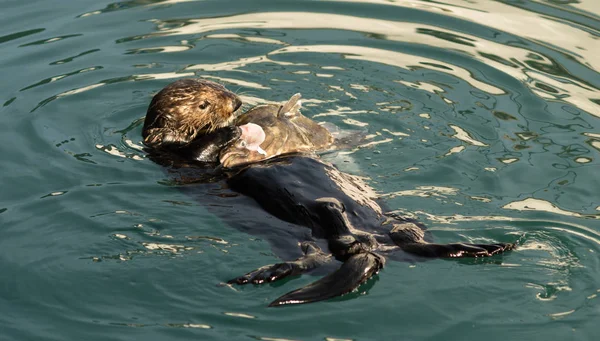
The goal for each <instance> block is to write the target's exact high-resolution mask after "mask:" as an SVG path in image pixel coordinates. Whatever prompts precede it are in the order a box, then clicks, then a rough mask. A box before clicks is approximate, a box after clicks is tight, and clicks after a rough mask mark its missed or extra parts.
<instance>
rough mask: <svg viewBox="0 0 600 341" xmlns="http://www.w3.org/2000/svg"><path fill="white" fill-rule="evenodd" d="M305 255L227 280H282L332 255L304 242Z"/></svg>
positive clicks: (315, 266) (249, 281) (307, 269)
mask: <svg viewBox="0 0 600 341" xmlns="http://www.w3.org/2000/svg"><path fill="white" fill-rule="evenodd" d="M300 246H301V247H302V251H303V252H304V256H302V257H300V258H298V259H296V260H294V261H290V262H282V263H276V264H270V265H265V266H263V267H260V268H258V269H256V270H253V271H250V272H248V273H247V274H245V275H243V276H240V277H236V278H234V279H231V280H229V281H227V284H240V285H241V284H248V283H252V284H263V283H270V282H275V281H277V280H280V279H282V278H285V277H288V276H296V275H300V274H302V273H305V272H308V271H310V270H312V269H314V268H317V267H319V266H321V265H322V264H324V263H326V262H328V261H329V260H330V258H331V256H330V255H327V254H325V253H324V252H323V251H321V249H320V248H319V247H318V246H317V245H316V244H314V243H311V242H304V243H302V244H301V245H300Z"/></svg>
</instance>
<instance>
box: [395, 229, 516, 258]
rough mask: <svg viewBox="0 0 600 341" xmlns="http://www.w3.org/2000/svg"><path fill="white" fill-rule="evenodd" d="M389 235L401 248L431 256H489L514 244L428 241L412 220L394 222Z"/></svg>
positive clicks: (512, 246) (508, 248) (419, 254)
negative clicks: (399, 222) (438, 242)
mask: <svg viewBox="0 0 600 341" xmlns="http://www.w3.org/2000/svg"><path fill="white" fill-rule="evenodd" d="M389 236H390V237H391V238H392V240H393V241H394V243H396V245H398V246H400V248H401V249H402V250H404V251H406V252H409V253H412V254H415V255H418V256H422V257H432V258H433V257H436V258H459V257H490V256H493V255H496V254H500V253H502V252H504V251H509V250H512V249H514V248H515V245H514V244H510V243H495V244H471V243H451V244H435V243H428V242H426V241H425V240H424V239H423V236H424V232H423V230H422V229H421V228H420V227H419V226H417V225H416V224H414V223H412V222H403V223H401V224H394V228H392V230H391V231H390V233H389Z"/></svg>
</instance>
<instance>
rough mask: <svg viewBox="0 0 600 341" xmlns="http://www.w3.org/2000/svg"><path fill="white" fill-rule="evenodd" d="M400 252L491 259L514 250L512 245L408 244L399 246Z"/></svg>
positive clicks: (440, 256) (437, 256)
mask: <svg viewBox="0 0 600 341" xmlns="http://www.w3.org/2000/svg"><path fill="white" fill-rule="evenodd" d="M400 247H401V248H402V250H404V251H406V252H409V253H412V254H416V255H418V256H422V257H435V258H461V257H475V258H477V257H491V256H494V255H497V254H500V253H502V252H505V251H509V250H512V249H514V247H515V246H514V244H510V243H497V244H468V243H452V244H429V243H410V244H404V245H401V246H400Z"/></svg>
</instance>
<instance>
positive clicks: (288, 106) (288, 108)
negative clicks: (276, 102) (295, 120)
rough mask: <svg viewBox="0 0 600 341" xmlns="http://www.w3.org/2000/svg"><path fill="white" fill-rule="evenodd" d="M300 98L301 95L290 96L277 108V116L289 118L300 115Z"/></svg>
mask: <svg viewBox="0 0 600 341" xmlns="http://www.w3.org/2000/svg"><path fill="white" fill-rule="evenodd" d="M301 97H302V95H300V93H297V94H295V95H294V96H292V97H291V98H290V99H289V100H288V101H287V102H286V103H285V104H284V105H282V106H281V107H279V112H278V113H277V116H279V117H281V116H282V115H283V116H285V117H291V116H295V115H298V114H299V113H300V108H302V101H301V100H300V98H301Z"/></svg>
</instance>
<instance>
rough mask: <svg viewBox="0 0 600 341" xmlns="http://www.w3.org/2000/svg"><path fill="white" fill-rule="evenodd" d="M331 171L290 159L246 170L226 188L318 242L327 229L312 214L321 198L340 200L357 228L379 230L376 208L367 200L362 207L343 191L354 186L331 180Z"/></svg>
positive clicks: (315, 162)
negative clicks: (309, 232)
mask: <svg viewBox="0 0 600 341" xmlns="http://www.w3.org/2000/svg"><path fill="white" fill-rule="evenodd" d="M333 170H334V169H333V167H332V166H330V165H327V164H324V163H322V162H320V161H318V160H316V159H314V158H310V157H305V156H290V157H285V158H279V159H277V160H275V161H272V162H267V163H263V164H260V165H258V164H255V165H253V166H252V167H248V168H246V169H244V170H243V171H241V172H240V173H238V174H236V175H235V176H233V177H231V178H230V179H229V180H228V184H229V186H230V188H231V189H232V190H234V191H236V192H239V193H242V194H244V195H247V196H249V197H252V198H253V199H254V200H256V202H257V203H258V204H259V205H260V206H261V207H262V208H263V209H265V210H266V211H268V212H269V213H271V214H272V215H274V216H276V217H277V218H279V219H282V220H284V221H287V222H290V223H293V224H298V225H304V226H307V227H309V228H311V229H312V231H313V236H314V237H317V238H322V237H323V235H325V234H326V233H325V232H326V231H325V229H327V228H328V226H327V223H324V222H322V221H321V220H320V218H319V217H318V215H317V214H315V212H317V206H318V205H319V202H320V200H321V199H323V198H336V199H337V200H339V201H340V202H341V203H342V204H343V205H344V208H345V210H346V211H347V212H348V214H347V216H348V217H349V219H350V222H351V223H352V224H353V225H354V226H356V227H357V228H360V229H366V230H374V229H378V228H379V227H380V224H381V222H382V220H383V219H382V217H381V215H380V212H379V211H380V208H379V206H378V205H377V204H376V203H375V202H373V201H371V200H370V199H366V200H367V201H369V202H368V204H367V205H361V204H360V203H359V202H360V201H357V200H356V198H352V197H350V196H349V195H347V194H346V192H345V191H344V190H342V187H346V188H347V187H348V186H352V185H353V184H352V183H350V182H349V181H346V180H344V179H342V180H340V179H333V178H332V177H331V176H330V174H331V171H333ZM356 190H357V191H360V190H361V189H360V188H357V189H356ZM373 206H375V208H376V209H374V208H373Z"/></svg>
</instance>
